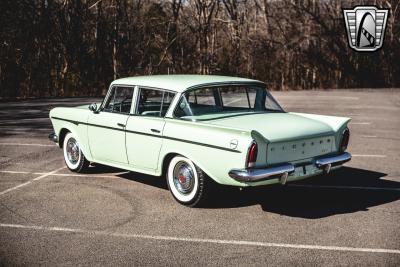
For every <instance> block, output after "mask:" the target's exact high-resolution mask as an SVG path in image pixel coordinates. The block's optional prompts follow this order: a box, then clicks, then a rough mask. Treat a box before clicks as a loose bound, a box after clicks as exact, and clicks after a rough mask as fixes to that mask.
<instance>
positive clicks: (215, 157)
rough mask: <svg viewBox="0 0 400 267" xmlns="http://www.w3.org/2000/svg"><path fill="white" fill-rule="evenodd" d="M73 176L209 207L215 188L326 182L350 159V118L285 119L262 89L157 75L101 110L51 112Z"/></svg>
mask: <svg viewBox="0 0 400 267" xmlns="http://www.w3.org/2000/svg"><path fill="white" fill-rule="evenodd" d="M50 119H51V122H52V124H53V127H54V133H52V134H50V135H49V138H50V139H51V140H53V141H55V142H57V143H58V145H59V146H60V148H63V152H64V159H65V163H66V165H67V166H68V168H69V169H70V170H71V171H76V172H81V171H84V170H85V169H86V168H87V167H88V166H89V163H90V162H96V163H100V164H104V165H109V166H113V167H117V168H121V169H126V170H130V171H135V172H140V173H146V174H150V175H157V176H165V177H166V179H167V182H168V186H169V189H170V191H171V193H172V195H173V196H174V198H175V199H176V200H177V201H178V202H180V203H182V204H184V205H188V206H197V205H200V204H203V203H204V202H205V201H206V200H207V197H208V196H209V194H208V193H209V192H210V191H211V190H210V188H211V186H212V185H213V184H215V183H213V182H212V181H211V180H213V181H215V182H216V183H218V184H223V185H231V186H239V187H247V186H258V185H266V184H275V183H281V184H285V183H286V182H287V181H294V180H300V179H304V178H307V177H310V176H315V175H319V174H322V173H328V172H329V171H330V170H331V169H335V168H338V167H340V166H341V165H342V164H343V163H345V162H347V161H349V160H350V159H351V155H350V153H348V152H345V150H346V149H347V144H348V141H349V135H350V134H349V129H348V128H347V124H348V123H349V121H350V119H349V118H342V117H332V116H322V115H312V114H301V113H290V112H285V111H284V110H283V109H282V108H281V106H280V105H279V104H278V103H277V101H276V100H275V99H274V98H273V97H272V95H271V94H270V93H269V92H268V91H267V89H266V86H265V84H264V83H262V82H260V81H256V80H250V79H244V78H236V77H224V76H207V75H157V76H142V77H131V78H124V79H119V80H116V81H114V82H112V83H111V85H110V88H109V90H108V93H107V95H106V97H105V98H104V100H103V102H102V103H101V104H99V103H97V104H96V103H94V104H91V105H90V106H79V107H74V108H54V109H52V110H51V111H50Z"/></svg>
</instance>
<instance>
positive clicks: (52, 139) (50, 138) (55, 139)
mask: <svg viewBox="0 0 400 267" xmlns="http://www.w3.org/2000/svg"><path fill="white" fill-rule="evenodd" d="M49 140H50V141H53V142H55V143H58V136H57V135H56V134H55V133H51V134H49Z"/></svg>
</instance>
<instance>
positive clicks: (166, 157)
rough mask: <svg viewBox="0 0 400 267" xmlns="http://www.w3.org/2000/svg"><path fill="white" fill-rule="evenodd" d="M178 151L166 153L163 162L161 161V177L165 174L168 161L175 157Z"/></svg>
mask: <svg viewBox="0 0 400 267" xmlns="http://www.w3.org/2000/svg"><path fill="white" fill-rule="evenodd" d="M178 155H179V154H178V153H169V154H167V155H166V156H165V157H164V159H163V163H162V173H161V175H162V176H163V177H165V176H166V175H167V170H168V165H169V163H170V161H171V160H172V159H173V158H174V157H175V156H178Z"/></svg>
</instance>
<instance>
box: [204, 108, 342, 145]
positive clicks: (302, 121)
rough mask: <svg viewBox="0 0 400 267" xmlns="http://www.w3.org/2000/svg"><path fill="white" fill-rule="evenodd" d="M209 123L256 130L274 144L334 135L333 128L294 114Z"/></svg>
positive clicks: (242, 117) (237, 117) (253, 115)
mask: <svg viewBox="0 0 400 267" xmlns="http://www.w3.org/2000/svg"><path fill="white" fill-rule="evenodd" d="M207 123H210V124H214V125H219V126H224V127H230V128H236V129H241V130H245V131H253V130H254V131H257V132H258V133H260V134H261V135H262V136H263V137H264V138H265V139H266V140H267V141H269V142H273V143H275V142H282V141H288V140H299V139H308V138H313V137H319V136H327V135H333V134H334V131H333V130H332V128H331V127H330V126H329V125H327V124H325V123H323V122H320V121H317V120H313V119H310V118H306V117H303V116H300V115H296V114H292V113H262V114H251V115H250V114H249V115H247V114H245V115H241V116H240V115H238V116H233V117H229V118H221V119H216V120H210V121H207Z"/></svg>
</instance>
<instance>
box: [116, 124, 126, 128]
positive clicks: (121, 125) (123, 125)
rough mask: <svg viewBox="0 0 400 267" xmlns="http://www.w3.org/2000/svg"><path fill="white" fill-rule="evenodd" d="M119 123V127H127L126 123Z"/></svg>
mask: <svg viewBox="0 0 400 267" xmlns="http://www.w3.org/2000/svg"><path fill="white" fill-rule="evenodd" d="M117 125H118V126H119V127H125V124H123V123H117Z"/></svg>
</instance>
